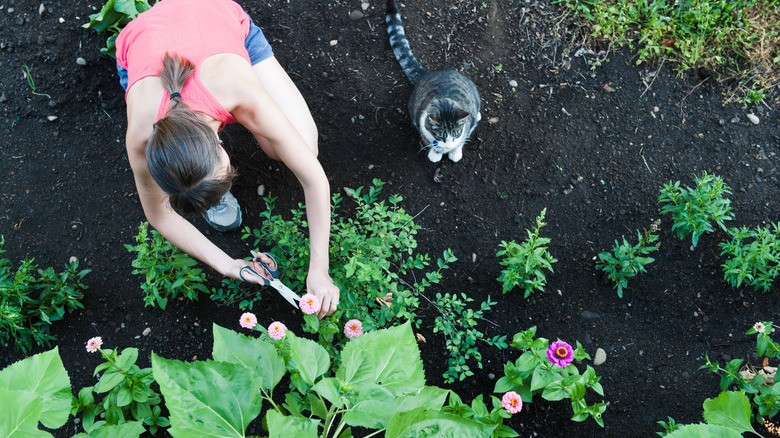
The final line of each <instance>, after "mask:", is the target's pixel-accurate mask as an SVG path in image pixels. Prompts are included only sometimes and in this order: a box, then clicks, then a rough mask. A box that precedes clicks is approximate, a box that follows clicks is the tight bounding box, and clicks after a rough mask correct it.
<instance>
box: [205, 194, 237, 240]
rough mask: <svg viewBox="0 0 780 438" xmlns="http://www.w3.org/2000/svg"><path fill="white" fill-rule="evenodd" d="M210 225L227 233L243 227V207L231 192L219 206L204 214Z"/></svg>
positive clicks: (221, 200)
mask: <svg viewBox="0 0 780 438" xmlns="http://www.w3.org/2000/svg"><path fill="white" fill-rule="evenodd" d="M203 219H206V222H208V224H209V225H211V227H212V228H214V229H215V230H217V231H220V232H223V233H224V232H225V231H231V230H235V229H236V228H238V227H240V226H241V207H240V206H239V205H238V201H237V200H236V197H235V196H233V195H232V194H231V193H230V192H227V193H225V195H224V196H222V199H220V200H219V204H217V205H215V206H213V207H211V208H210V209H208V211H206V213H205V214H203Z"/></svg>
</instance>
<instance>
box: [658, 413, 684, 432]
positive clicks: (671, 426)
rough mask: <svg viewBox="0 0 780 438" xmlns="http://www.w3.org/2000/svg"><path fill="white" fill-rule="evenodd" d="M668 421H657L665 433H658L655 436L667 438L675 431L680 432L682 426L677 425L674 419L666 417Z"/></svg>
mask: <svg viewBox="0 0 780 438" xmlns="http://www.w3.org/2000/svg"><path fill="white" fill-rule="evenodd" d="M666 419H667V421H663V420H662V421H657V422H656V423H658V425H659V426H661V427H663V428H664V431H663V432H656V433H655V434H656V435H658V436H666V435H669V434H670V433H672V432H674V431H675V430H678V429H679V428H680V425H679V424H677V422H676V421H674V418H672V417H666Z"/></svg>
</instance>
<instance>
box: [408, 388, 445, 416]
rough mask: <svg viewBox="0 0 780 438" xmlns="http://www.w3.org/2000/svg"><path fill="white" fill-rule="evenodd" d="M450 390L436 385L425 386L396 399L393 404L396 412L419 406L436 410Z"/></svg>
mask: <svg viewBox="0 0 780 438" xmlns="http://www.w3.org/2000/svg"><path fill="white" fill-rule="evenodd" d="M449 393H450V391H449V390H448V389H442V388H439V387H436V386H426V387H424V388H423V389H422V390H421V391H420V392H418V393H417V394H413V395H407V396H403V397H399V398H397V399H396V401H395V404H396V406H397V408H396V410H397V411H398V412H405V411H411V410H412V409H417V408H419V407H421V406H422V407H425V408H426V409H431V410H435V411H438V410H439V409H441V407H442V406H443V405H444V402H445V401H447V395H449Z"/></svg>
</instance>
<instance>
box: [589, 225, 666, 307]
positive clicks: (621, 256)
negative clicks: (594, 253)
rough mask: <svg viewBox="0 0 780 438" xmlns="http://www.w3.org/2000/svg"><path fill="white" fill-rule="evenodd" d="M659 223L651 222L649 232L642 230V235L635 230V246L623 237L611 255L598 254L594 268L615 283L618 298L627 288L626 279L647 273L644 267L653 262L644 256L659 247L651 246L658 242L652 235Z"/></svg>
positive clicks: (616, 243) (655, 235)
mask: <svg viewBox="0 0 780 438" xmlns="http://www.w3.org/2000/svg"><path fill="white" fill-rule="evenodd" d="M659 223H660V221H655V222H653V224H652V225H650V229H649V230H644V231H645V232H644V234H643V233H642V232H640V231H639V230H637V232H636V234H637V239H638V242H637V244H636V245H631V244H630V243H628V241H627V240H626V238H625V236H624V237H623V243H622V244H618V241H617V240H616V241H615V246H614V247H613V248H612V253H611V254H610V253H609V252H606V251H605V252H602V253H600V254H599V260H600V261H599V262H598V263H597V264H596V267H597V268H598V269H601V270H602V271H604V272H606V273H607V278H609V279H610V280H612V281H613V282H614V283H615V288H616V289H617V294H618V296H619V297H620V298H623V289H624V288H625V287H626V286H628V279H629V278H632V277H635V276H636V275H638V274H639V273H641V272H647V269H646V268H645V266H647V265H649V264H650V263H653V262H654V261H655V259H654V258H652V257H644V256H646V255H647V254H649V253H651V252H653V251H655V250H657V249H658V246H659V245H660V243H656V244H655V245H653V243H655V242H656V241H657V240H658V235H657V234H653V233H655V232H656V231H658V224H659Z"/></svg>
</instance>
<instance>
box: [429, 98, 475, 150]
mask: <svg viewBox="0 0 780 438" xmlns="http://www.w3.org/2000/svg"><path fill="white" fill-rule="evenodd" d="M469 120H470V119H469V113H468V112H466V111H463V110H462V109H460V108H458V107H457V106H455V105H452V104H451V103H449V104H448V103H441V102H440V103H438V104H432V105H431V106H430V107H429V111H428V112H427V113H425V115H424V120H423V121H422V123H420V126H421V127H422V129H421V130H420V132H421V134H422V136H423V138H424V139H425V141H426V142H427V143H428V145H429V147H430V148H431V150H432V151H435V152H437V153H439V154H446V153H449V152H450V151H451V150H453V149H455V148H458V147H460V146H462V145H463V143H464V142H465V141H466V140H468V136H469V133H470V131H471V126H470V123H469Z"/></svg>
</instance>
